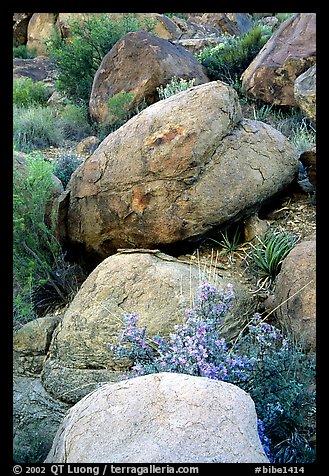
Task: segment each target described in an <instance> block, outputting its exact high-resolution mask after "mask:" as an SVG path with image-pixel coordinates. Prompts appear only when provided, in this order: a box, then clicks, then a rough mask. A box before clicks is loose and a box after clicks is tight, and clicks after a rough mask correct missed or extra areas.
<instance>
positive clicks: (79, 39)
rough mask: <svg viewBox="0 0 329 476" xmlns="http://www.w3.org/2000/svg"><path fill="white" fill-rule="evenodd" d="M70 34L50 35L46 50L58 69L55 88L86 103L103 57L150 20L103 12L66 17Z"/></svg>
mask: <svg viewBox="0 0 329 476" xmlns="http://www.w3.org/2000/svg"><path fill="white" fill-rule="evenodd" d="M69 25H70V30H71V37H70V38H64V39H60V38H59V37H58V36H57V37H56V36H53V37H52V38H51V39H49V41H48V42H47V47H48V52H49V55H50V57H51V58H52V59H53V61H54V63H55V67H56V69H57V73H58V80H57V89H58V90H59V91H64V93H65V94H66V95H67V97H69V98H70V99H72V100H73V101H74V102H76V103H77V104H80V102H81V101H82V102H83V104H85V105H88V102H89V98H90V94H91V88H92V83H93V79H94V76H95V73H96V71H97V69H98V67H99V65H100V63H101V61H102V59H103V57H104V56H105V55H106V54H107V53H108V52H109V51H110V50H111V48H112V47H113V46H114V44H115V43H116V42H117V41H118V40H119V39H120V38H121V37H122V36H124V35H125V34H126V33H128V32H130V31H137V30H141V29H145V30H148V31H150V30H151V29H152V28H153V24H151V23H150V21H149V20H147V19H144V20H140V19H138V18H136V17H134V15H133V14H130V13H128V14H124V15H122V16H120V17H119V18H117V19H110V18H109V17H108V16H107V15H106V14H102V15H100V16H92V15H91V16H90V17H88V18H86V19H83V20H72V21H69Z"/></svg>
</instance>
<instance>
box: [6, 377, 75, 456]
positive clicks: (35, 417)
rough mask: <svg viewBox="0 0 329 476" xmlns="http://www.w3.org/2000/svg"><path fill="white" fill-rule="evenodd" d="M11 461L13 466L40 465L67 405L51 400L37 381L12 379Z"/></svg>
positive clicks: (30, 378)
mask: <svg viewBox="0 0 329 476" xmlns="http://www.w3.org/2000/svg"><path fill="white" fill-rule="evenodd" d="M13 392H14V393H13V434H14V441H13V458H14V462H15V463H39V464H40V463H42V462H43V461H44V459H45V458H46V456H47V454H48V453H49V451H50V449H51V445H52V442H53V439H54V437H55V434H56V432H57V429H58V427H59V425H60V423H61V421H62V420H63V418H64V416H65V413H66V412H67V410H68V409H69V405H67V404H65V403H63V402H59V401H57V400H54V399H53V398H52V397H51V396H50V395H48V393H47V392H46V391H45V389H44V388H43V386H42V384H41V382H40V379H39V378H36V377H34V378H32V377H27V376H17V375H14V379H13Z"/></svg>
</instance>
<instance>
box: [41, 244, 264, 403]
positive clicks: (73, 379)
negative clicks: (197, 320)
mask: <svg viewBox="0 0 329 476" xmlns="http://www.w3.org/2000/svg"><path fill="white" fill-rule="evenodd" d="M209 275H212V279H214V275H213V270H212V271H211V272H210V273H208V274H207V273H206V275H205V276H204V278H205V279H207V278H208V279H209ZM202 279H203V276H202V271H201V270H200V269H199V268H198V266H195V265H192V264H190V263H184V262H181V261H179V260H177V259H175V258H172V257H170V256H169V255H165V254H163V253H159V252H145V251H144V252H143V251H138V250H136V251H135V250H133V251H131V250H126V251H125V252H120V253H118V254H116V255H113V256H110V257H109V258H107V259H106V260H104V261H103V262H102V263H101V264H99V265H98V266H97V268H96V269H95V270H94V271H93V272H92V273H91V274H90V275H89V276H88V278H87V279H86V281H85V282H84V283H83V285H82V286H81V288H80V290H79V291H78V293H77V294H76V296H75V298H74V299H73V301H72V303H71V304H70V306H69V308H68V309H67V311H66V312H65V315H64V317H63V320H62V322H61V324H60V326H59V327H58V328H57V329H56V330H55V333H54V336H53V340H52V342H51V345H50V348H49V353H48V357H47V361H46V362H45V364H44V367H43V372H42V382H43V384H44V386H45V388H46V389H47V390H48V391H49V392H50V393H51V394H52V395H54V396H55V398H59V399H61V400H63V401H66V402H70V403H75V402H76V401H78V400H79V399H80V398H81V397H82V396H84V395H86V394H87V393H88V392H90V391H91V390H92V389H94V388H95V385H96V384H97V382H104V381H116V380H117V379H118V378H120V377H121V376H122V375H126V374H127V372H129V369H130V367H131V364H129V363H128V362H127V361H126V360H122V359H121V360H115V359H114V358H113V357H114V355H113V353H112V352H110V351H109V349H108V344H117V336H118V335H119V333H120V330H121V329H122V328H123V316H124V314H126V313H138V314H139V316H140V317H139V324H140V326H141V327H144V326H145V327H146V329H147V333H148V335H149V336H154V335H156V334H158V335H161V336H163V337H168V336H169V334H170V333H171V332H173V331H174V326H175V325H176V324H178V323H181V322H182V319H183V316H184V310H185V309H186V307H191V306H192V302H191V299H192V298H194V296H195V292H196V289H197V288H198V286H199V284H200V282H201V281H202ZM228 282H231V283H232V284H233V287H234V291H235V293H236V299H235V302H234V305H233V306H232V308H231V309H230V311H229V313H228V315H227V318H226V319H225V324H224V327H223V331H222V334H223V335H224V336H225V337H227V338H228V339H229V338H233V337H234V336H236V335H237V334H238V333H239V332H240V330H241V329H242V328H243V327H244V326H245V325H246V323H247V322H248V319H250V317H251V316H252V315H253V313H254V312H255V307H256V304H257V303H256V302H255V301H254V300H253V299H252V297H251V296H250V293H248V291H247V289H246V288H244V287H243V286H242V285H240V284H239V283H238V282H236V280H231V278H228V277H225V275H224V276H223V277H220V276H217V274H216V286H217V287H218V288H225V287H226V285H227V284H228Z"/></svg>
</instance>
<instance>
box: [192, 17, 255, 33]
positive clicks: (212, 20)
mask: <svg viewBox="0 0 329 476" xmlns="http://www.w3.org/2000/svg"><path fill="white" fill-rule="evenodd" d="M200 23H203V24H206V25H210V26H213V27H215V28H217V29H218V30H219V31H220V32H221V33H226V34H228V35H235V36H239V35H243V34H244V33H246V32H247V31H248V30H249V29H250V28H251V27H252V21H251V15H249V14H248V13H204V14H203V15H202V17H201V20H200Z"/></svg>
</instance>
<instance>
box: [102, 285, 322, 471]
mask: <svg viewBox="0 0 329 476" xmlns="http://www.w3.org/2000/svg"><path fill="white" fill-rule="evenodd" d="M233 300H234V289H233V286H232V285H228V286H227V290H219V289H217V288H216V287H214V286H213V285H211V284H209V283H208V282H204V283H202V285H201V286H200V287H199V289H198V291H197V295H196V299H195V304H194V305H193V307H192V308H188V309H186V310H185V313H184V316H183V317H182V323H181V324H178V325H176V326H175V330H174V332H172V333H171V334H170V336H169V339H166V338H163V337H161V336H153V337H150V336H149V335H148V333H147V329H146V327H139V326H138V314H126V315H125V316H124V317H123V322H122V324H123V326H122V329H121V332H120V334H119V336H118V343H117V344H112V345H109V350H110V351H111V352H113V354H114V358H115V359H118V360H120V359H128V360H125V362H127V363H129V362H130V363H131V364H130V365H131V374H130V376H131V377H135V376H139V375H146V374H150V373H156V372H164V371H165V372H179V373H185V374H189V375H195V376H201V377H208V378H210V379H213V380H222V381H226V382H229V383H233V384H235V385H238V386H239V387H241V388H242V389H243V390H245V391H246V392H248V393H249V394H250V396H251V398H252V399H253V401H254V403H255V407H256V412H257V418H258V433H259V437H260V439H261V442H262V444H263V447H264V451H265V452H266V454H267V455H268V457H269V460H270V462H273V463H308V462H312V461H314V458H315V449H314V447H312V445H311V438H312V436H313V434H314V430H315V418H314V417H315V390H314V388H313V387H314V383H315V356H314V354H312V353H308V354H305V353H304V352H303V350H302V348H301V347H300V346H299V345H298V344H296V343H295V342H294V341H293V340H291V339H289V337H288V336H286V335H285V334H283V332H282V331H281V330H280V329H278V328H277V327H275V326H273V325H270V324H268V323H267V322H264V319H261V316H260V315H259V314H255V315H254V316H253V318H252V320H251V322H249V323H248V326H246V327H247V328H245V329H243V330H242V331H241V333H240V335H239V336H238V337H237V338H236V339H235V341H234V342H230V343H229V342H227V341H226V340H225V338H224V337H223V336H222V335H221V332H220V329H221V326H222V324H223V321H224V320H225V318H226V316H227V313H228V310H229V309H230V307H231V306H232V303H233Z"/></svg>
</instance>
